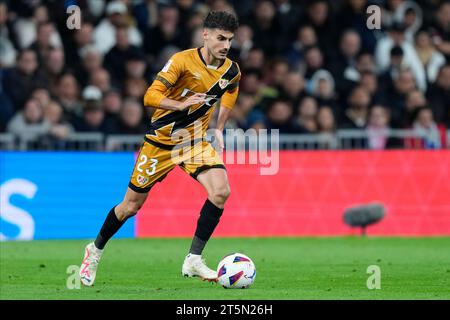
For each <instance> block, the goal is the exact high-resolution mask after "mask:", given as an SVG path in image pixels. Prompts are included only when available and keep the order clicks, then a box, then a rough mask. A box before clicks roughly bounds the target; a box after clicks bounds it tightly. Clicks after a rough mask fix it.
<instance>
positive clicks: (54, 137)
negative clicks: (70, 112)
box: [43, 100, 74, 144]
mask: <svg viewBox="0 0 450 320" xmlns="http://www.w3.org/2000/svg"><path fill="white" fill-rule="evenodd" d="M43 111H44V116H45V119H47V121H48V122H49V123H50V130H49V132H48V133H49V136H48V140H49V141H47V143H49V144H53V143H57V142H58V141H64V140H65V139H67V137H68V136H69V135H70V134H71V133H72V132H73V131H74V130H73V127H72V125H71V124H70V123H69V122H67V121H65V119H64V110H63V108H62V107H61V105H60V104H59V103H58V102H56V101H55V100H51V101H50V102H49V103H48V104H47V105H46V106H45V107H44V109H43Z"/></svg>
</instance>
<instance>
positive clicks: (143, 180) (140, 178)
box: [137, 174, 148, 185]
mask: <svg viewBox="0 0 450 320" xmlns="http://www.w3.org/2000/svg"><path fill="white" fill-rule="evenodd" d="M137 182H138V183H139V184H140V185H143V184H146V183H147V182H148V178H147V177H144V176H141V175H140V174H139V175H138V176H137Z"/></svg>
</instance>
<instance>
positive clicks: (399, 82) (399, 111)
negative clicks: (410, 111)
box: [385, 70, 417, 126]
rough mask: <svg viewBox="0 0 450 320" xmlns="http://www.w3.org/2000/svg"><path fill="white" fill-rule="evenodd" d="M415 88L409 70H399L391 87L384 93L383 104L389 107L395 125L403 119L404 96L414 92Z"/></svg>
mask: <svg viewBox="0 0 450 320" xmlns="http://www.w3.org/2000/svg"><path fill="white" fill-rule="evenodd" d="M416 89H417V86H416V83H415V81H414V76H413V74H412V73H411V71H409V70H401V71H400V72H399V73H398V74H397V75H396V76H395V78H394V82H393V86H392V87H390V88H389V89H388V91H387V92H386V97H385V103H386V105H387V106H389V109H390V112H391V116H392V120H393V121H394V123H395V125H396V126H398V123H400V122H401V119H402V118H403V117H404V114H403V111H404V110H405V102H406V96H407V94H408V93H409V92H411V91H413V90H416Z"/></svg>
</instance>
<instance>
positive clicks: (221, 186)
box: [80, 12, 241, 286]
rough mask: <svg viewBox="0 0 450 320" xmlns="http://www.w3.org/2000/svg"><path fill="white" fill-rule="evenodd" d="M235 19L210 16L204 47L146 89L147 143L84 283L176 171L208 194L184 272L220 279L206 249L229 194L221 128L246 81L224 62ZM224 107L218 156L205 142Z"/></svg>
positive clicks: (90, 257) (95, 246)
mask: <svg viewBox="0 0 450 320" xmlns="http://www.w3.org/2000/svg"><path fill="white" fill-rule="evenodd" d="M237 27H238V21H237V18H236V17H235V16H234V15H233V14H231V13H227V12H210V13H209V14H208V15H207V17H206V18H205V20H204V30H203V38H204V45H203V46H202V47H201V48H194V49H189V50H185V51H181V52H178V53H176V54H174V55H173V56H172V57H171V58H170V59H169V61H168V62H167V63H166V65H165V66H164V67H163V68H162V70H161V71H160V72H159V73H158V74H157V76H156V78H155V80H154V81H153V83H152V84H151V86H150V87H149V88H148V90H147V92H146V94H145V97H144V105H145V106H147V107H154V108H156V111H155V112H154V114H153V117H152V119H151V123H150V128H149V130H148V132H147V134H146V135H145V137H144V142H143V144H142V146H141V149H140V152H139V155H138V157H137V160H136V163H135V166H134V170H133V172H132V175H131V180H130V183H129V184H128V189H127V192H126V194H125V197H124V199H123V200H122V202H121V203H119V204H118V205H116V206H115V207H113V208H112V209H111V211H110V212H109V214H108V216H107V217H106V220H105V222H104V224H103V226H102V228H101V230H100V232H99V234H98V236H97V238H96V239H95V241H94V242H92V243H89V244H88V245H87V246H86V248H85V256H84V259H83V262H82V264H81V267H80V278H81V281H82V283H83V284H84V285H86V286H92V285H93V284H94V280H95V276H96V272H97V268H98V263H99V261H100V258H101V256H102V253H103V250H104V247H105V245H106V243H107V241H108V240H109V239H110V238H111V237H112V236H113V235H114V234H115V233H116V232H117V231H118V230H119V229H120V227H121V226H122V225H123V224H124V223H125V221H126V220H127V219H128V218H129V217H131V216H133V215H135V214H136V213H137V211H138V210H139V209H140V208H141V207H142V205H143V204H144V202H145V200H146V199H147V195H148V193H149V191H150V189H151V188H152V187H153V186H154V185H155V183H156V182H160V181H162V180H163V179H164V178H165V177H166V176H167V174H168V173H169V172H170V171H171V170H172V169H173V168H174V167H175V166H176V165H179V166H180V167H181V169H182V170H183V171H185V172H186V173H188V174H190V175H191V176H192V177H193V178H194V179H195V180H197V181H198V182H199V183H200V184H201V185H202V186H203V187H204V188H205V189H206V191H207V194H208V198H207V199H206V201H205V203H204V205H203V207H202V209H201V211H200V216H199V218H198V220H197V227H196V230H195V235H194V237H193V239H192V243H191V247H190V250H189V254H188V255H187V256H186V257H185V259H184V263H183V266H182V274H183V275H184V276H188V277H194V276H197V277H200V278H202V279H203V280H208V281H216V278H217V273H216V272H215V271H214V270H211V269H210V268H208V266H207V265H206V263H205V261H204V259H203V258H202V251H203V249H204V247H205V245H206V243H207V241H208V240H209V238H210V237H211V235H212V233H213V231H214V229H215V228H216V226H217V224H218V223H219V219H220V217H221V215H222V212H223V209H224V205H225V202H226V200H227V198H228V196H229V194H230V187H229V184H228V177H227V173H226V170H225V166H224V164H223V162H222V160H221V157H220V156H219V154H220V153H221V152H222V150H223V147H224V145H223V134H222V132H223V129H224V126H225V122H226V120H227V119H228V116H229V114H230V111H231V109H232V108H233V106H234V104H235V102H236V98H237V95H238V90H239V80H240V77H241V74H240V70H239V66H238V64H237V63H236V62H233V61H231V60H230V59H228V58H227V53H228V50H229V49H230V45H231V41H232V39H233V36H234V32H235V31H236V29H237ZM219 100H220V109H219V115H218V119H217V126H216V129H215V138H216V139H217V143H218V147H219V150H218V152H217V151H216V150H215V149H214V148H213V147H212V146H211V144H210V143H209V142H208V141H206V140H205V135H206V130H207V128H208V124H209V121H210V119H211V116H212V114H213V110H214V107H215V104H216V102H218V101H219Z"/></svg>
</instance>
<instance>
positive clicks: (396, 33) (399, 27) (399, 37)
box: [375, 23, 427, 91]
mask: <svg viewBox="0 0 450 320" xmlns="http://www.w3.org/2000/svg"><path fill="white" fill-rule="evenodd" d="M404 32H405V25H404V24H401V23H394V24H393V25H392V27H391V28H390V29H389V31H388V33H387V35H386V36H384V37H383V38H381V39H380V40H379V41H378V43H377V47H376V49H375V61H376V64H377V68H378V73H383V72H385V71H386V70H387V69H388V68H389V65H390V51H391V49H392V47H394V46H400V47H401V48H402V49H403V61H402V65H404V66H405V67H407V68H409V69H411V71H412V73H413V75H414V78H415V80H416V83H417V86H418V88H419V89H420V90H421V91H425V90H426V89H427V81H426V76H425V70H424V68H423V65H422V62H421V61H420V59H419V57H418V56H417V53H416V50H415V49H414V47H413V45H412V44H411V43H409V42H408V41H406V39H405V34H404Z"/></svg>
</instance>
